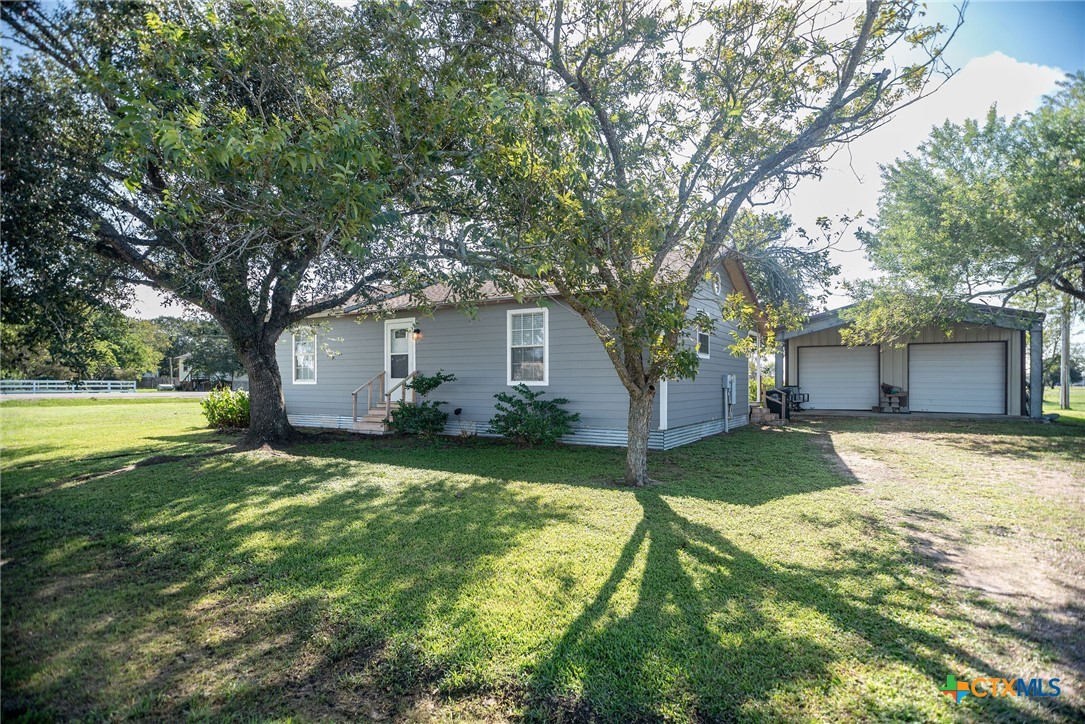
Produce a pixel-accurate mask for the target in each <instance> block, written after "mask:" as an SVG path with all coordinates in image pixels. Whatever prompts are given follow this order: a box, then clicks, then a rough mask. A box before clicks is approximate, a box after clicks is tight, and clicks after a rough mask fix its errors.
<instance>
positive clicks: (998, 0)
mask: <svg viewBox="0 0 1085 724" xmlns="http://www.w3.org/2000/svg"><path fill="white" fill-rule="evenodd" d="M928 12H929V17H930V18H931V19H936V20H939V21H941V22H943V23H945V24H947V25H949V24H950V23H952V22H953V21H954V19H955V18H956V17H957V11H956V9H955V3H952V2H932V3H928ZM995 51H999V52H1002V53H1004V54H1005V55H1008V56H1009V57H1011V58H1016V59H1017V60H1020V61H1024V62H1026V63H1036V64H1037V65H1048V66H1053V67H1055V68H1061V69H1062V70H1065V71H1075V70H1083V69H1085V2H1080V1H1078V2H1071V1H1070V0H1063V1H1061V2H1052V1H1051V0H1005V1H1002V0H981V1H979V2H972V3H971V4H969V6H968V8H967V10H966V12H965V23H964V25H963V26H962V27H961V29H960V31H959V32H958V34H957V37H955V38H954V39H953V42H952V43H951V44H950V46H949V49H948V50H947V52H946V56H947V58H948V59H949V60H950V62H951V63H953V64H954V65H956V66H963V65H964V64H965V63H967V62H968V61H969V60H971V59H972V58H978V57H980V56H984V55H989V54H991V53H993V52H995Z"/></svg>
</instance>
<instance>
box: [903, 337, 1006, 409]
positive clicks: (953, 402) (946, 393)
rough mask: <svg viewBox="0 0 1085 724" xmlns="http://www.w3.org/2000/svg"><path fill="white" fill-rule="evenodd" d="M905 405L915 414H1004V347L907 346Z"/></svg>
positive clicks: (980, 344) (988, 344)
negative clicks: (907, 387)
mask: <svg viewBox="0 0 1085 724" xmlns="http://www.w3.org/2000/svg"><path fill="white" fill-rule="evenodd" d="M908 385H909V387H910V389H909V390H908V405H909V407H911V409H912V410H914V411H916V412H980V413H989V414H992V415H1004V414H1006V344H1005V343H1004V342H972V343H968V344H962V343H956V344H954V343H949V344H913V345H909V347H908Z"/></svg>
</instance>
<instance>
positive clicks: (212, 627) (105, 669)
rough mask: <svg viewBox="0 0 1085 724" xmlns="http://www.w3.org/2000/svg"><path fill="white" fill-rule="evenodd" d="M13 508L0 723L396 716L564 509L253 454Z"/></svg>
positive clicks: (460, 652) (452, 653)
mask: <svg viewBox="0 0 1085 724" xmlns="http://www.w3.org/2000/svg"><path fill="white" fill-rule="evenodd" d="M15 508H16V509H15V510H14V511H12V512H11V516H10V522H9V523H8V525H7V526H6V530H5V538H6V540H5V543H6V545H5V548H6V549H7V550H8V553H9V555H10V556H11V558H12V561H11V562H10V563H9V564H8V565H6V566H5V569H4V589H5V590H4V599H3V607H4V622H5V625H4V647H3V657H4V666H3V676H4V709H5V718H7V716H13V715H19V714H30V713H31V712H33V713H36V714H44V715H45V716H49V717H53V716H55V717H61V718H68V717H72V716H80V717H96V716H104V715H109V716H122V717H123V716H133V717H137V718H139V717H153V718H178V717H183V716H201V715H213V716H216V717H219V716H235V715H244V716H253V715H259V714H261V713H264V714H268V715H272V714H282V713H283V712H292V713H300V714H301V715H302V716H306V717H313V718H326V717H334V718H347V717H349V718H353V717H356V716H359V715H360V714H365V713H367V712H376V713H379V714H381V715H384V716H387V715H390V714H394V713H395V711H396V710H397V708H398V707H400V706H402V705H403V701H404V697H407V698H409V697H408V695H409V694H411V693H412V692H417V691H419V690H420V687H423V686H424V685H425V684H427V682H431V681H432V680H434V678H436V677H438V676H440V675H442V674H443V673H444V672H447V671H448V670H451V669H454V668H455V667H456V666H457V665H459V664H460V663H461V662H462V661H465V660H468V659H469V658H470V655H471V652H470V651H468V650H466V647H469V646H471V645H472V644H473V643H474V642H471V641H468V640H464V641H462V642H457V641H456V637H455V636H453V635H448V634H445V637H446V639H447V641H445V645H443V646H442V647H441V651H440V653H439V654H438V655H434V654H432V653H430V652H427V651H425V650H423V648H422V647H420V646H419V645H418V644H419V640H420V638H421V637H422V636H423V635H425V634H426V632H427V631H428V627H429V626H430V625H431V624H432V623H433V622H434V621H440V620H452V619H456V620H459V621H461V622H464V621H465V618H464V617H465V616H466V617H470V616H472V615H484V614H480V613H478V612H470V611H464V610H462V608H461V607H460V606H459V598H460V593H461V591H462V590H463V589H464V588H465V587H467V586H471V585H474V584H476V583H477V582H479V581H481V580H485V579H486V578H487V576H488V575H489V574H490V570H491V569H490V566H491V565H493V561H494V560H495V559H497V558H499V557H500V556H501V555H502V554H503V553H504V552H505V551H507V550H508V549H509V548H511V547H513V546H515V545H517V544H518V541H519V539H520V537H521V536H522V535H525V534H528V533H530V532H531V531H534V530H537V529H539V528H542V527H545V526H547V525H551V524H553V523H556V522H559V521H562V520H564V519H566V518H567V517H568V516H569V514H570V512H571V511H568V510H565V509H563V508H562V507H561V505H558V504H554V503H552V502H543V501H540V500H539V499H537V498H534V497H532V496H531V495H530V494H527V493H524V492H521V491H516V490H513V489H511V488H510V487H509V486H507V485H505V484H503V483H501V482H499V481H494V480H464V479H463V478H459V477H450V476H448V475H442V474H439V473H438V474H434V473H432V472H430V471H425V470H419V471H417V474H416V479H415V480H413V481H410V482H409V483H407V484H403V483H402V482H392V481H389V480H388V479H387V476H386V475H382V471H381V470H380V468H379V467H378V466H374V467H371V468H368V469H365V470H362V471H359V470H358V469H357V468H356V466H354V465H352V464H351V463H349V462H348V461H334V460H317V459H313V458H310V457H295V456H267V455H262V454H252V455H231V456H223V457H218V458H212V459H204V460H199V459H194V460H189V461H186V462H184V463H172V464H169V465H162V466H157V467H155V468H153V469H137V470H133V471H130V472H126V473H125V474H123V475H117V476H112V477H106V478H100V479H97V480H94V481H92V482H89V483H87V484H85V485H83V486H79V487H73V488H68V489H62V490H54V491H52V492H51V493H50V494H49V495H46V496H42V497H37V498H33V499H25V500H22V501H18V502H17V504H16V506H15ZM58 527H62V528H63V531H64V534H63V536H59V537H58V536H57V535H56V531H57V529H58ZM46 672H47V673H46ZM344 677H347V678H346V679H345V680H344ZM350 677H354V678H350ZM363 705H364V706H366V707H370V709H369V710H367V709H362V708H361V707H362V706H363Z"/></svg>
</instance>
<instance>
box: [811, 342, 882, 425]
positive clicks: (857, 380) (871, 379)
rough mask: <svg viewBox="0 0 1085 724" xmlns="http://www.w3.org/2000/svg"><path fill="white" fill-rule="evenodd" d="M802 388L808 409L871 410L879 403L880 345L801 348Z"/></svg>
mask: <svg viewBox="0 0 1085 724" xmlns="http://www.w3.org/2000/svg"><path fill="white" fill-rule="evenodd" d="M799 388H800V391H801V392H803V393H804V394H807V395H810V402H808V403H805V404H803V407H804V408H806V409H808V410H870V408H871V407H873V406H874V405H877V404H878V348H877V347H800V348H799Z"/></svg>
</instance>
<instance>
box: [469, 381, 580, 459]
mask: <svg viewBox="0 0 1085 724" xmlns="http://www.w3.org/2000/svg"><path fill="white" fill-rule="evenodd" d="M513 390H514V391H515V392H516V394H517V395H518V397H514V396H513V395H511V394H509V393H508V392H498V393H497V394H496V395H494V397H495V398H497V400H498V402H497V404H496V405H494V407H496V408H497V414H496V415H494V416H493V419H491V420H490V431H491V432H496V433H498V434H499V435H503V436H504V437H507V438H509V439H511V440H516V441H517V442H519V443H526V444H528V445H540V444H542V445H550V444H553V443H554V442H556V441H557V440H558V438H560V437H561V436H562V435H567V434H569V433H570V432H572V431H573V423H575V422H576V421H577V420H579V419H580V413H579V412H569V411H567V410H565V409H564V408H563V407H562V405H567V404H568V403H569V401H568V400H567V399H565V398H564V397H555V398H554V399H552V400H543V399H541V398H542V396H543V395H544V394H545V393H544V392H543V391H542V390H539V391H538V392H534V391H532V389H531V388H530V387H528V386H527V385H525V384H523V383H521V384H519V385H516V387H514V388H513Z"/></svg>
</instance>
